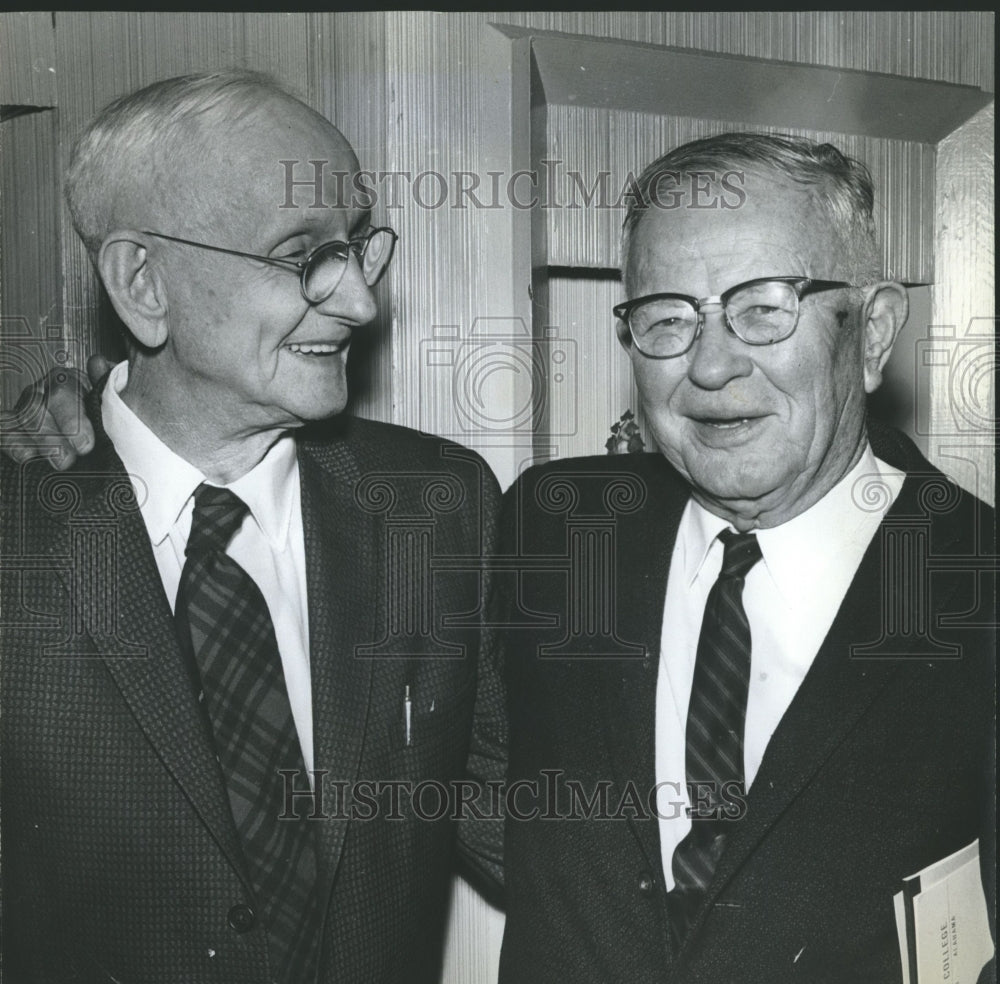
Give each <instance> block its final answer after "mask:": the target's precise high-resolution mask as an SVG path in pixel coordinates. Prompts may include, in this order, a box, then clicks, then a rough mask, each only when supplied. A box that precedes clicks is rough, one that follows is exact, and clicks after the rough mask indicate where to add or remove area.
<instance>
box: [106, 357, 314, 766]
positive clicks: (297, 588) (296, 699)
mask: <svg viewBox="0 0 1000 984" xmlns="http://www.w3.org/2000/svg"><path fill="white" fill-rule="evenodd" d="M127 382H128V365H127V364H126V363H124V362H121V363H119V364H118V365H117V366H115V368H114V369H113V370H112V371H111V376H110V378H109V379H108V384H107V386H106V387H105V389H104V393H103V395H102V402H101V411H102V415H103V419H104V429H105V431H106V432H107V434H108V437H109V438H110V439H111V443H112V444H113V445H114V448H115V451H117V452H118V457H120V458H121V460H122V463H123V464H124V465H125V470H126V471H127V472H128V474H129V478H130V479H131V481H132V486H133V488H134V489H135V492H136V496H137V499H138V502H139V509H140V512H141V514H142V519H143V522H145V524H146V532H147V533H148V534H149V540H150V543H151V544H152V545H153V556H154V558H155V559H156V566H157V568H158V570H159V572H160V579H161V580H162V581H163V589H164V591H165V592H166V595H167V600H168V601H169V602H170V608H171V610H173V608H174V605H175V603H176V600H177V588H178V586H179V584H180V577H181V571H182V569H183V567H184V550H185V547H186V546H187V540H188V535H189V534H190V532H191V518H192V515H193V513H194V491H195V489H196V488H197V487H198V486H199V485H200V484H201V483H202V482H208V480H207V479H206V478H205V476H204V475H203V474H202V473H201V472H200V471H199V470H198V469H197V468H195V467H194V465H192V464H190V462H188V461H185V460H184V459H183V458H182V457H180V455H178V454H176V453H175V452H174V451H172V450H171V449H170V448H168V447H167V445H166V444H164V443H163V441H161V440H160V439H159V438H158V437H157V436H156V435H155V434H154V433H153V432H152V431H151V430H150V429H149V428H148V427H147V426H146V425H145V424H144V423H143V422H142V421H141V420H140V419H139V418H138V417H137V416H136V414H135V413H133V411H132V410H131V409H130V408H129V407H128V406H127V405H126V404H125V402H124V401H123V400H122V398H121V396H120V395H119V394H120V393H121V391H122V390H123V389H124V388H125V384H126V383H127ZM208 484H209V485H216V484H217V483H215V482H208ZM227 488H229V489H230V490H231V491H232V492H234V493H235V494H236V495H238V496H239V497H240V498H241V499H242V500H243V501H244V502H245V503H246V504H247V506H248V507H249V512H248V513H247V515H246V517H245V518H244V520H243V525H242V526H241V527H240V528H239V530H237V532H236V534H235V535H234V536H233V539H232V540H231V541H230V544H229V547H228V549H227V550H226V553H227V554H229V556H230V557H232V558H233V560H235V561H236V563H238V564H239V565H240V566H241V567H242V568H243V569H244V570H245V571H246V572H247V574H249V575H250V577H252V578H253V580H254V581H255V582H256V584H257V587H259V588H260V591H261V594H262V595H263V596H264V600H265V601H266V602H267V607H268V610H269V611H270V613H271V621H272V622H273V623H274V634H275V637H276V639H277V642H278V651H279V652H280V653H281V664H282V668H283V669H284V673H285V685H286V687H287V689H288V700H289V703H290V704H291V708H292V717H293V718H294V720H295V728H296V731H297V732H298V736H299V745H300V746H301V748H302V758H303V760H304V762H305V767H306V770H307V774H308V775H309V776H310V778H311V775H312V772H311V770H312V767H313V743H312V734H313V725H312V688H311V678H310V670H309V613H308V607H307V603H308V596H307V594H306V554H305V542H304V539H303V536H302V498H301V494H300V489H299V463H298V458H297V456H296V451H295V441H294V439H293V438H292V437H291V435H285V436H284V437H281V438H279V439H278V440H277V441H276V442H275V443H274V444H273V445H272V446H271V447H270V448H269V449H268V452H267V454H265V455H264V457H263V458H262V459H261V460H260V462H258V464H257V465H256V466H254V468H252V469H251V470H250V471H249V472H247V474H246V475H244V476H243V477H242V478H239V479H237V480H236V481H235V482H233V483H232V484H231V485H229V486H227Z"/></svg>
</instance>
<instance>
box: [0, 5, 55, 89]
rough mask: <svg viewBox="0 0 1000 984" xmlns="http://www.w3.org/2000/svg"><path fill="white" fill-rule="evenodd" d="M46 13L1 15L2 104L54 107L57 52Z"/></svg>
mask: <svg viewBox="0 0 1000 984" xmlns="http://www.w3.org/2000/svg"><path fill="white" fill-rule="evenodd" d="M52 20H53V15H52V14H51V13H50V12H49V11H47V10H39V11H30V12H26V13H12V12H9V11H5V12H3V13H0V104H3V105H5V106H54V105H55V104H56V68H55V64H56V52H55V29H54V28H53V26H52Z"/></svg>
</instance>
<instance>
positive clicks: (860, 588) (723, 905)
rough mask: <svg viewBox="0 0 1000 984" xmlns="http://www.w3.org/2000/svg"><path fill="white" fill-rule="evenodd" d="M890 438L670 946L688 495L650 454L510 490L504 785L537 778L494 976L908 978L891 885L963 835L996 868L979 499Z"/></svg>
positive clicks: (511, 833)
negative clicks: (791, 686)
mask: <svg viewBox="0 0 1000 984" xmlns="http://www.w3.org/2000/svg"><path fill="white" fill-rule="evenodd" d="M886 437H887V438H888V440H887V443H886V441H881V442H878V443H876V439H875V437H874V436H873V443H874V444H875V450H876V453H877V454H880V455H881V456H882V457H883V458H884V459H887V460H889V461H890V462H891V463H893V464H895V465H897V467H902V468H904V469H905V470H906V471H907V472H908V473H909V475H908V478H907V480H906V483H905V485H904V487H903V490H902V492H901V494H900V496H899V498H898V499H897V501H896V503H895V504H894V506H893V507H892V509H891V510H890V512H889V514H888V515H887V517H886V518H885V520H884V522H883V524H882V526H881V528H880V530H879V533H878V534H877V535H876V537H875V539H874V540H873V542H872V544H871V546H870V547H869V549H868V551H867V553H866V554H865V557H864V560H863V562H862V564H861V567H860V569H859V570H858V573H857V575H856V577H855V579H854V582H853V584H852V585H851V588H850V590H849V592H848V594H847V597H846V598H845V599H844V602H843V604H842V606H841V608H840V611H839V614H838V615H837V617H836V619H835V622H834V624H833V626H832V628H831V630H830V632H829V635H828V636H827V638H826V640H825V641H824V643H823V645H822V647H821V649H820V651H819V653H818V655H817V657H816V659H815V662H814V664H813V665H812V667H811V669H810V671H809V673H808V674H807V676H806V678H805V680H804V682H803V684H802V686H801V689H800V690H799V692H798V694H797V695H796V697H795V699H794V700H793V702H792V705H791V707H790V708H789V710H788V712H787V714H786V715H785V717H784V718H783V719H782V721H781V723H780V725H779V727H778V729H777V731H776V732H775V734H774V736H773V737H772V739H771V741H770V744H769V746H768V748H767V751H766V754H765V756H764V760H763V763H762V765H761V767H760V771H759V773H758V775H757V777H756V779H755V781H754V783H753V785H752V787H751V789H750V791H749V794H748V796H747V800H746V814H745V818H744V819H742V820H740V821H738V822H736V823H734V824H733V831H732V832H731V833H730V835H729V842H728V846H727V849H726V852H725V853H724V855H723V857H722V858H721V860H720V862H719V866H718V868H717V871H716V874H715V878H714V881H713V883H712V885H711V888H710V891H709V898H708V900H707V902H706V904H705V905H704V907H703V909H702V911H701V913H700V915H699V917H698V919H697V922H696V924H695V926H694V928H693V930H692V932H691V934H690V935H689V937H688V938H687V939H686V941H685V943H684V945H683V948H681V949H680V950H678V948H677V947H676V946H675V945H674V943H673V942H672V940H671V934H670V929H669V923H668V919H667V909H666V892H665V886H664V879H663V873H662V867H661V861H660V845H659V835H658V829H657V819H656V816H655V814H654V813H653V812H652V809H651V808H650V807H648V805H647V804H648V799H647V793H648V791H649V790H651V789H652V788H653V786H654V783H655V779H654V698H655V690H656V679H657V660H658V659H659V658H660V638H661V626H662V614H663V603H664V594H665V590H666V580H667V569H668V566H669V559H670V554H671V551H672V549H673V545H674V539H675V535H676V531H677V526H678V522H679V520H680V516H681V512H682V510H683V508H684V506H685V503H686V502H687V499H688V490H687V487H686V485H685V483H684V482H683V480H682V479H681V477H680V476H679V475H678V474H677V473H676V472H675V471H674V470H673V469H672V468H671V467H670V466H669V465H668V464H667V462H666V461H665V459H663V458H662V457H661V456H660V455H656V454H642V455H625V456H614V457H607V456H605V457H601V458H582V459H576V460H569V461H560V462H555V463H552V464H549V465H546V466H543V467H541V468H537V469H532V470H530V471H529V472H528V473H526V475H525V476H523V478H522V479H521V480H520V481H519V483H518V484H516V485H515V486H514V487H513V488H512V489H511V490H510V491H509V492H508V493H507V495H506V496H505V500H504V513H503V520H502V524H501V545H502V550H503V552H505V553H510V554H516V555H517V556H518V560H517V561H516V562H514V561H512V562H511V564H512V566H519V567H520V568H521V569H522V574H521V576H520V578H519V580H518V579H516V578H515V576H514V575H508V576H507V577H506V580H505V581H504V583H503V587H504V591H503V595H504V597H503V598H502V599H501V607H502V608H503V607H506V609H507V610H508V612H511V611H512V612H513V613H514V620H515V621H520V623H521V626H522V627H521V628H517V629H510V630H508V631H507V632H506V635H505V641H504V645H503V647H502V649H503V651H504V653H505V658H506V661H507V678H508V685H509V702H510V729H511V730H510V772H509V779H510V782H511V784H512V785H513V784H515V783H517V782H518V781H519V780H525V781H535V782H538V781H539V780H540V789H539V795H538V797H537V798H533V795H532V794H533V789H532V788H531V787H528V786H526V785H525V786H522V787H520V789H519V796H518V798H517V799H516V800H514V812H513V813H512V815H511V817H510V818H509V819H508V825H507V840H506V862H507V884H506V891H507V907H508V915H507V928H506V935H505V939H504V945H503V952H502V956H501V981H502V982H504V984H546V982H556V981H560V982H572V984H585V982H593V984H609V982H626V981H627V982H629V984H647V982H648V984H654V982H655V984H675V982H685V984H688V982H705V984H753V982H760V984H765V982H766V984H783V982H786V981H810V982H821V981H822V982H838V984H858V982H865V984H868V982H879V984H881V982H890V981H892V982H899V981H901V980H902V977H901V968H900V957H899V952H898V945H897V937H896V929H895V923H894V916H893V905H892V897H893V895H894V894H895V893H896V892H897V891H899V889H900V887H901V880H902V879H903V878H904V877H905V876H907V875H910V874H913V873H915V872H917V871H918V870H920V869H921V868H923V867H925V866H926V865H928V864H930V863H932V862H934V861H937V860H939V859H941V858H943V857H944V856H946V855H948V854H950V853H952V852H953V851H955V850H957V849H959V848H961V847H964V846H965V845H967V844H969V843H970V842H971V841H972V840H974V839H975V838H976V837H980V838H981V839H982V850H983V858H984V863H985V865H987V866H988V871H989V872H990V873H991V878H990V882H991V883H993V881H992V870H993V869H992V860H993V857H994V852H995V848H994V846H993V845H994V812H993V810H994V791H995V785H994V776H993V765H992V758H991V757H990V751H991V749H992V748H993V741H994V716H993V708H994V699H995V638H994V634H993V630H992V628H991V623H992V621H993V613H992V593H993V588H994V577H995V573H994V564H995V560H994V556H993V549H992V534H993V519H992V513H991V511H990V510H988V509H987V508H986V507H984V506H983V505H982V504H981V503H979V502H978V501H977V500H974V499H973V498H972V497H970V496H968V495H966V494H965V493H963V492H961V491H960V490H958V489H957V487H955V486H954V485H952V484H951V483H950V482H948V481H947V480H945V479H944V477H943V476H942V475H941V474H940V473H939V472H937V471H936V470H934V469H933V468H931V466H930V465H928V463H927V462H926V461H924V460H923V459H922V458H921V457H920V456H919V454H918V453H917V451H916V448H914V447H913V446H912V444H910V443H909V442H908V441H907V440H906V439H905V438H903V437H902V436H901V435H886ZM859 494H860V493H859ZM879 494H880V493H879V490H878V489H877V488H873V489H870V490H869V491H868V492H866V493H864V494H863V495H864V497H865V500H866V501H871V502H874V501H875V499H877V498H878V496H879ZM663 655H664V658H669V652H667V653H665V654H663ZM543 773H547V775H546V774H543ZM540 774H541V776H540ZM574 782H576V783H579V784H580V785H579V787H578V789H576V790H574V789H573V788H572V783H574ZM581 796H582V797H583V799H581ZM574 797H575V799H574ZM601 797H604V798H603V799H601ZM588 810H589V811H590V819H579V818H580V817H582V816H585V815H586V814H587V812H588ZM533 811H534V812H533ZM519 817H520V818H523V819H518V818H519ZM574 817H577V819H574Z"/></svg>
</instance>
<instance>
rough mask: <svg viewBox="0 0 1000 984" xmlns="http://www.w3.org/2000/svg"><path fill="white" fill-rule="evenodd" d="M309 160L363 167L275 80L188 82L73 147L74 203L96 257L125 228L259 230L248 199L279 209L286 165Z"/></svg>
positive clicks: (153, 89) (182, 79)
mask: <svg viewBox="0 0 1000 984" xmlns="http://www.w3.org/2000/svg"><path fill="white" fill-rule="evenodd" d="M310 155H319V156H320V157H321V159H323V160H325V161H328V162H329V165H328V166H329V167H330V168H331V169H333V170H337V169H340V170H344V171H353V170H356V169H357V160H356V158H355V156H354V152H353V150H352V149H351V147H350V144H349V143H348V142H347V141H346V139H344V137H343V136H342V135H341V134H340V132H339V131H338V130H337V129H336V128H335V127H334V126H333V125H332V124H331V123H330V122H329V121H328V120H326V119H325V118H324V117H323V116H321V115H320V114H319V113H317V112H315V111H314V110H313V109H311V108H310V107H308V106H306V105H305V104H304V103H303V102H301V101H300V100H299V99H297V98H295V97H294V96H293V95H291V94H290V93H289V92H287V91H286V90H284V89H283V88H281V86H280V85H278V83H277V82H276V81H275V80H274V79H272V78H271V77H269V76H267V75H263V74H261V73H257V72H249V71H239V70H233V71H225V72H209V73H199V74H195V75H186V76H179V77H177V78H172V79H166V80H163V81H161V82H155V83H153V84H152V85H149V86H147V87H146V88H144V89H140V90H139V91H137V92H134V93H131V94H129V95H127V96H123V97H122V98H120V99H118V100H116V101H115V102H113V103H111V104H110V105H109V106H107V107H106V108H105V109H104V110H102V112H101V113H100V114H99V115H98V116H97V117H96V118H95V119H94V121H93V122H92V123H91V124H90V126H88V128H87V129H86V130H85V131H84V133H83V134H82V135H81V136H80V138H79V140H78V141H77V144H76V146H75V148H74V151H73V155H72V159H71V162H70V168H69V172H68V174H67V180H66V196H67V200H68V203H69V207H70V211H71V212H72V215H73V222H74V226H75V227H76V230H77V232H78V233H79V235H80V237H81V238H82V239H83V241H84V243H85V244H86V246H87V249H88V251H89V252H90V254H91V256H93V257H95V258H96V256H97V254H98V252H99V250H100V248H101V244H102V243H103V241H104V239H105V238H106V237H107V235H108V234H109V233H110V232H111V231H113V230H116V229H122V228H136V229H141V228H153V229H158V228H162V227H164V226H166V227H168V231H171V232H173V233H175V234H180V235H184V234H198V233H200V232H203V231H204V230H206V229H213V228H215V227H216V226H217V223H218V221H219V220H220V218H222V217H225V218H226V220H227V222H230V223H231V222H233V221H236V222H237V223H238V224H240V225H244V226H246V227H247V229H248V230H249V229H252V228H253V227H254V226H255V225H256V224H257V223H258V222H259V221H260V216H259V215H256V216H255V215H254V214H253V213H252V210H249V209H246V208H242V207H241V206H242V205H243V204H244V202H246V200H247V199H254V200H255V201H256V202H258V203H259V202H261V201H263V200H265V199H267V200H270V201H273V203H274V207H277V206H279V205H280V204H281V202H282V201H283V198H282V196H283V192H284V188H283V181H284V170H283V168H282V166H281V165H280V164H279V161H280V160H283V159H285V160H287V159H294V160H308V159H310ZM312 159H316V157H315V156H313V157H312ZM265 185H266V187H265ZM313 197H315V196H313ZM233 231H234V232H235V233H237V234H240V233H242V232H244V230H242V229H234V230H233Z"/></svg>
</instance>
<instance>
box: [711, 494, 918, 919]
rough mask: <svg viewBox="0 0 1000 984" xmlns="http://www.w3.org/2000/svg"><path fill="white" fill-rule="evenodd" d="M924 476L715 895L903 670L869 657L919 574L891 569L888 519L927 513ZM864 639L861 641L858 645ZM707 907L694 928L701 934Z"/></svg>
mask: <svg viewBox="0 0 1000 984" xmlns="http://www.w3.org/2000/svg"><path fill="white" fill-rule="evenodd" d="M918 488H919V480H918V479H917V478H908V479H907V480H906V482H905V483H904V486H903V489H902V490H901V492H900V494H899V497H898V498H897V500H896V502H895V503H894V505H893V507H892V509H890V511H889V513H888V514H887V516H886V519H885V520H883V523H882V525H881V526H880V527H879V531H878V533H876V535H875V537H874V538H873V539H872V542H871V543H870V544H869V546H868V549H867V550H866V552H865V555H864V557H863V558H862V561H861V565H860V566H859V568H858V571H857V574H856V575H855V577H854V580H853V581H852V582H851V586H850V588H849V589H848V592H847V595H846V596H845V598H844V601H843V603H842V604H841V606H840V609H839V610H838V612H837V616H836V618H835V619H834V622H833V625H832V626H831V627H830V631H829V633H828V634H827V637H826V639H825V640H824V642H823V645H822V646H821V647H820V649H819V652H818V653H817V655H816V659H815V660H814V661H813V664H812V667H811V668H810V670H809V672H808V673H807V674H806V677H805V679H804V680H803V682H802V685H801V687H800V688H799V691H798V693H797V694H796V695H795V698H794V699H793V701H792V703H791V705H790V706H789V708H788V711H787V712H786V714H785V716H784V717H783V718H782V719H781V723H780V724H779V726H778V728H777V729H776V730H775V732H774V735H773V736H772V738H771V741H770V742H769V743H768V746H767V751H766V752H765V755H764V759H763V761H762V763H761V767H760V770H759V771H758V773H757V777H756V778H755V779H754V782H753V785H752V786H751V788H750V791H749V794H748V796H747V814H746V816H745V818H744V819H743V820H742V821H740V822H739V823H738V824H735V825H734V831H733V833H732V835H731V837H730V839H729V843H728V844H727V845H726V850H725V853H724V854H723V855H722V857H721V858H720V860H719V865H718V867H717V869H716V872H715V877H714V879H713V882H712V886H711V887H710V889H709V900H713V899H715V898H717V897H718V895H719V893H720V891H721V890H722V889H723V888H724V887H725V885H726V884H727V883H728V881H729V880H730V879H731V878H732V877H733V875H734V874H735V873H736V872H737V871H738V870H739V868H740V867H741V866H742V865H743V864H744V863H745V862H746V861H747V859H748V858H749V857H750V855H751V854H752V853H753V851H754V850H755V848H756V847H757V845H758V844H759V843H760V842H761V840H762V839H763V838H764V837H766V836H767V834H768V832H769V831H770V829H771V827H772V826H773V825H774V823H775V822H776V821H777V820H778V818H779V817H780V816H781V814H782V813H783V812H784V811H785V810H786V809H787V808H788V806H789V805H790V804H791V803H792V802H793V801H794V800H795V798H796V797H797V796H799V795H800V794H801V792H802V791H803V790H804V789H805V788H806V787H807V785H808V784H809V783H810V782H811V781H812V780H813V778H814V777H815V775H816V774H817V772H818V771H819V770H820V769H821V768H822V767H823V764H824V763H825V762H826V761H827V759H828V758H829V757H830V756H831V755H832V754H833V752H834V751H835V750H836V748H837V747H838V746H839V745H840V744H841V743H842V742H843V741H844V740H845V739H846V738H847V736H848V735H849V734H850V733H851V731H852V730H853V729H854V727H855V726H856V725H857V723H858V721H859V719H860V718H861V717H862V715H864V714H865V713H866V712H867V710H868V708H869V706H870V705H871V703H872V701H873V700H874V699H875V697H876V696H877V695H878V694H879V693H880V692H881V691H882V689H883V688H884V687H885V686H886V685H887V684H888V683H889V681H890V680H891V679H892V678H893V677H894V676H895V675H896V674H897V673H898V672H899V669H900V660H899V659H891V658H881V659H880V658H878V657H877V655H874V654H873V655H868V656H866V655H865V650H870V651H874V652H877V649H878V647H872V646H869V645H867V643H869V642H871V643H874V642H876V641H877V640H879V639H881V638H883V637H884V633H885V626H886V612H887V611H888V610H896V611H899V610H900V606H906V605H907V603H908V601H909V599H908V597H904V595H905V593H906V592H907V591H909V590H911V588H912V572H910V571H909V570H902V569H901V570H899V571H898V572H897V573H896V574H895V575H890V574H888V573H887V572H886V571H885V570H884V567H885V565H886V563H887V561H889V560H890V558H891V553H890V551H888V550H887V549H886V543H887V542H888V541H887V539H886V536H885V531H886V528H887V525H888V524H890V523H891V524H893V525H896V526H897V529H898V528H899V525H898V524H902V526H904V527H905V526H907V525H908V519H909V518H912V517H915V516H920V515H921V513H922V509H921V508H920V506H919V504H918V502H917V495H918ZM859 643H861V644H860V645H859ZM705 911H707V907H706V908H705V909H703V910H702V913H701V914H700V917H699V919H698V920H697V922H696V923H695V926H694V927H693V929H694V931H697V927H698V926H699V925H700V923H701V921H702V918H703V917H704V914H705Z"/></svg>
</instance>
